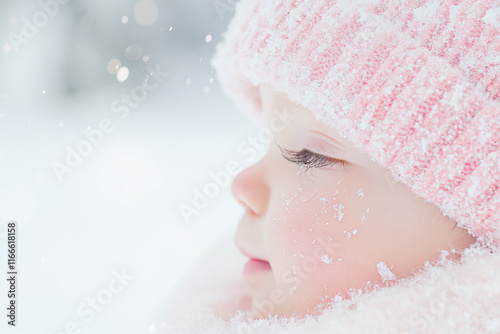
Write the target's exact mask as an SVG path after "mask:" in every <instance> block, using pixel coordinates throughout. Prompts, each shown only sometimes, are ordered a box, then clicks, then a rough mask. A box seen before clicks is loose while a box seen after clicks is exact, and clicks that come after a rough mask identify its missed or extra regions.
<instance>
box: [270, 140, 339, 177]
mask: <svg viewBox="0 0 500 334" xmlns="http://www.w3.org/2000/svg"><path fill="white" fill-rule="evenodd" d="M278 147H279V148H280V150H281V155H282V156H283V158H285V159H286V160H288V161H290V162H293V163H295V164H297V165H299V166H302V167H306V171H307V169H309V168H321V167H333V166H335V165H339V166H341V167H344V166H345V165H346V164H347V163H346V162H345V161H343V160H339V159H335V158H330V157H325V156H324V155H321V154H317V153H314V152H311V151H309V150H307V149H303V150H301V151H298V152H296V151H290V150H287V149H285V148H283V147H281V146H279V145H278Z"/></svg>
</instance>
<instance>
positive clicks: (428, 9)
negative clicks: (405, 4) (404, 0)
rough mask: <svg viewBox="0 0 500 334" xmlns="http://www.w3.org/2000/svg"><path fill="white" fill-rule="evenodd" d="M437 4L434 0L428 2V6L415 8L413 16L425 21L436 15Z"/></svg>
mask: <svg viewBox="0 0 500 334" xmlns="http://www.w3.org/2000/svg"><path fill="white" fill-rule="evenodd" d="M438 6H439V5H438V4H437V3H435V2H432V3H430V4H429V5H428V6H423V7H420V8H417V9H415V10H414V11H413V14H414V16H415V18H416V19H417V20H419V21H421V22H424V23H427V21H429V19H432V18H433V17H434V16H435V15H436V11H437V9H438Z"/></svg>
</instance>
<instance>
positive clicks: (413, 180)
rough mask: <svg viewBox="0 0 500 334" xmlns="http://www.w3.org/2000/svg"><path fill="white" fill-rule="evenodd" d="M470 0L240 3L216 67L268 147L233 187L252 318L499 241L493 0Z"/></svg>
mask: <svg viewBox="0 0 500 334" xmlns="http://www.w3.org/2000/svg"><path fill="white" fill-rule="evenodd" d="M459 2H460V1H458V2H457V3H459ZM472 3H473V2H470V1H469V2H467V3H466V2H463V3H459V4H457V5H452V4H449V3H445V2H440V1H430V0H428V1H381V2H379V1H327V0H319V1H312V0H304V1H293V0H281V1H276V0H273V1H271V0H242V1H241V2H240V3H238V5H237V6H236V16H235V18H234V19H233V21H232V22H231V24H230V26H229V30H228V32H227V33H226V34H225V35H224V41H223V43H222V44H221V45H219V46H218V51H217V54H216V57H215V58H214V61H213V65H214V67H215V69H216V70H217V73H218V79H219V82H220V83H221V86H222V88H223V90H224V91H225V92H226V93H227V94H228V95H229V96H230V97H231V98H232V99H233V100H234V102H235V103H236V104H237V106H238V107H239V109H240V110H241V111H242V112H243V113H246V114H247V115H249V116H250V117H251V118H252V119H253V120H254V121H255V122H256V123H257V124H259V125H260V126H262V127H267V128H268V129H269V131H268V133H269V134H270V135H271V137H272V141H271V144H270V146H269V148H268V151H267V152H266V155H265V156H264V157H263V158H262V160H260V161H259V162H258V163H257V164H255V165H253V166H251V167H249V168H248V169H246V170H244V171H243V172H241V173H240V174H239V175H238V176H237V177H236V179H235V180H234V183H233V186H232V192H233V195H234V197H235V199H236V200H237V201H238V202H239V203H240V204H241V205H242V206H244V207H245V214H244V216H243V217H242V219H241V221H240V222H239V225H238V228H237V232H236V235H235V242H236V245H237V247H238V248H239V249H240V251H241V252H242V253H243V254H244V255H246V256H248V257H249V261H248V262H247V263H246V265H245V267H244V272H243V275H244V278H245V281H246V282H247V284H248V285H249V286H250V288H251V289H252V307H251V312H252V315H253V317H254V318H262V317H267V316H269V315H278V316H286V317H289V316H303V315H306V314H317V313H318V312H320V311H321V310H322V307H323V306H324V305H326V304H327V303H329V302H331V301H338V300H342V299H347V298H350V296H352V294H353V293H354V292H356V291H369V290H373V289H374V288H375V287H383V286H389V285H393V284H395V283H397V282H399V281H401V280H402V279H404V278H408V277H411V276H412V275H414V274H415V273H418V272H419V271H421V270H422V269H423V268H424V267H425V266H426V264H427V265H428V264H429V263H431V264H435V263H437V262H438V260H440V259H442V257H443V256H444V257H447V258H448V259H450V260H452V261H455V262H457V263H458V262H459V261H460V256H461V253H462V252H463V251H464V250H465V249H467V248H468V247H470V246H471V245H473V244H474V243H476V242H479V241H483V240H488V241H492V242H498V241H499V240H500V233H499V232H498V231H499V222H500V209H499V208H500V196H499V194H498V191H497V190H498V188H499V185H500V181H499V160H498V159H499V158H498V153H499V145H500V131H499V130H500V129H499V128H500V107H499V103H498V102H499V99H500V88H499V87H500V76H499V75H498V74H499V73H500V72H499V70H498V65H497V64H496V63H495V61H497V60H495V59H497V58H498V54H499V53H498V52H499V51H500V41H499V38H498V36H499V29H500V14H498V13H500V9H499V8H500V5H499V3H498V2H493V3H492V2H488V3H486V2H484V3H483V2H481V1H477V2H475V3H473V4H472ZM467 13H475V15H472V14H471V15H470V16H468V14H467ZM495 13H496V14H495ZM495 15H496V16H495ZM471 27H474V29H475V30H471V32H470V35H467V36H464V37H463V38H458V37H455V35H456V32H457V31H458V30H459V29H465V28H471ZM471 29H472V28H471ZM495 55H496V56H495ZM495 57H496V58H495Z"/></svg>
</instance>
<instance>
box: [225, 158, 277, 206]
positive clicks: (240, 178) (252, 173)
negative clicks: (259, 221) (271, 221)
mask: <svg viewBox="0 0 500 334" xmlns="http://www.w3.org/2000/svg"><path fill="white" fill-rule="evenodd" d="M231 192H232V194H233V197H234V199H236V201H237V202H238V203H240V204H241V205H242V206H243V207H244V208H245V210H246V211H247V212H248V213H249V214H251V215H254V216H262V215H263V214H264V213H265V212H266V210H267V205H268V201H269V188H268V185H267V184H266V183H265V180H264V171H263V170H262V169H261V168H259V166H258V164H257V165H254V166H251V167H249V168H247V169H245V170H243V171H242V172H241V173H240V174H238V175H237V176H236V178H235V179H234V181H233V184H232V186H231Z"/></svg>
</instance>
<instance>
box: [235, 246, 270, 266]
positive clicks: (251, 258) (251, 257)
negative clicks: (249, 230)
mask: <svg viewBox="0 0 500 334" xmlns="http://www.w3.org/2000/svg"><path fill="white" fill-rule="evenodd" d="M236 248H238V250H239V251H240V253H241V254H243V255H245V256H247V257H249V258H250V260H256V261H262V262H269V261H267V260H264V259H261V258H259V257H256V256H253V255H252V254H250V253H248V252H246V251H245V250H244V249H243V248H241V247H240V246H239V245H236Z"/></svg>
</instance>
